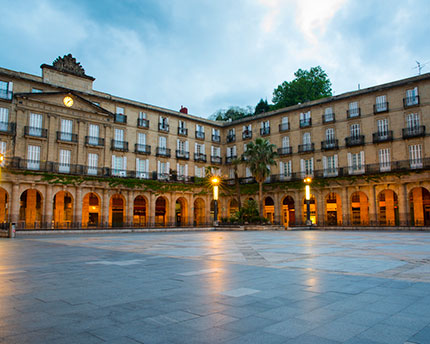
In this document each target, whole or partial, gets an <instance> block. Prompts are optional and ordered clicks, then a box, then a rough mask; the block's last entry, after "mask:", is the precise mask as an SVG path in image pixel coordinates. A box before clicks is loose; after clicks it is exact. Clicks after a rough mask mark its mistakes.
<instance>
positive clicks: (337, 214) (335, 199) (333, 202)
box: [325, 192, 342, 226]
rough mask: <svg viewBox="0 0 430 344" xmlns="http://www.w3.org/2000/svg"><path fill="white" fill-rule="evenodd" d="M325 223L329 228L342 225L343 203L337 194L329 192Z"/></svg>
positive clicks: (326, 199) (326, 202)
mask: <svg viewBox="0 0 430 344" xmlns="http://www.w3.org/2000/svg"><path fill="white" fill-rule="evenodd" d="M325 223H326V224H327V225H328V226H337V225H341V224H342V201H341V197H340V195H339V194H337V193H336V192H329V193H328V194H327V195H326V197H325Z"/></svg>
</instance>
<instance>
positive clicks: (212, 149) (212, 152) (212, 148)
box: [211, 146, 215, 156]
mask: <svg viewBox="0 0 430 344" xmlns="http://www.w3.org/2000/svg"><path fill="white" fill-rule="evenodd" d="M214 148H215V147H214V146H211V156H215V154H214Z"/></svg>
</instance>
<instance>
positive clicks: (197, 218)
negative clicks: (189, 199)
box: [194, 197, 206, 226]
mask: <svg viewBox="0 0 430 344" xmlns="http://www.w3.org/2000/svg"><path fill="white" fill-rule="evenodd" d="M205 222H206V221H205V201H204V200H203V199H202V198H200V197H199V198H196V199H195V200H194V225H195V226H200V225H203V224H205Z"/></svg>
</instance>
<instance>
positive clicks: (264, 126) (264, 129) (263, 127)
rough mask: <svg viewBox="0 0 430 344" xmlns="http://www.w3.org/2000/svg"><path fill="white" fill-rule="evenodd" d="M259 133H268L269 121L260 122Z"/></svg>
mask: <svg viewBox="0 0 430 344" xmlns="http://www.w3.org/2000/svg"><path fill="white" fill-rule="evenodd" d="M260 134H261V135H269V134H270V121H264V122H261V129H260Z"/></svg>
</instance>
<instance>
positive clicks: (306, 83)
mask: <svg viewBox="0 0 430 344" xmlns="http://www.w3.org/2000/svg"><path fill="white" fill-rule="evenodd" d="M294 75H295V76H296V78H295V79H294V80H292V81H290V82H288V81H284V82H283V83H282V84H281V85H279V86H278V87H277V88H275V90H274V91H273V98H272V102H273V104H274V108H275V109H280V108H283V107H287V106H291V105H296V104H299V103H304V102H307V101H311V100H315V99H319V98H324V97H328V96H331V95H332V90H331V82H330V79H329V78H328V76H327V74H326V72H325V71H324V70H323V69H322V68H321V67H320V66H317V67H312V68H311V69H310V70H309V71H308V70H303V69H299V70H298V71H297V72H295V73H294Z"/></svg>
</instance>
